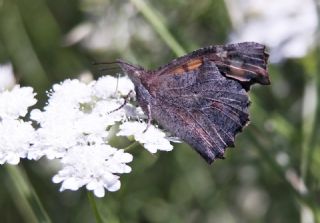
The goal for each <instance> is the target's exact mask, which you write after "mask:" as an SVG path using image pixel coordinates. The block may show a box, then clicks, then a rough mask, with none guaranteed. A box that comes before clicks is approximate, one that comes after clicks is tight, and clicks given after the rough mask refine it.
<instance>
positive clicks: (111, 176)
mask: <svg viewBox="0 0 320 223" xmlns="http://www.w3.org/2000/svg"><path fill="white" fill-rule="evenodd" d="M117 81H118V82H119V84H118V86H119V87H118V89H117V91H116V88H114V87H115V86H116V85H117V84H116V83H117ZM123 83H128V78H126V77H123V78H119V79H118V80H117V78H114V77H105V78H100V79H99V80H98V81H92V82H90V83H88V84H85V83H81V82H80V81H78V80H66V81H64V82H62V83H61V84H56V85H54V86H53V88H52V90H51V91H50V92H49V94H48V95H49V100H48V103H47V106H46V107H45V108H44V109H43V111H41V110H38V109H35V110H33V111H32V113H31V118H32V119H33V120H35V121H36V122H37V123H38V125H39V126H40V127H39V128H38V129H37V131H36V138H37V140H36V142H35V143H34V145H33V147H32V149H31V150H29V152H28V158H29V159H39V158H40V157H42V156H46V157H47V158H48V159H60V160H61V163H62V169H61V170H60V171H59V173H58V174H57V175H55V176H54V178H53V181H54V182H55V183H61V182H62V186H61V190H65V189H70V190H77V189H78V188H80V187H82V186H86V188H87V189H88V190H93V192H94V194H95V195H96V196H97V197H102V196H104V194H105V190H108V191H116V190H118V189H119V188H120V180H119V177H120V176H119V175H120V174H123V173H129V172H130V171H131V168H130V167H129V166H127V165H126V163H129V162H131V161H132V156H131V155H130V154H129V153H124V152H123V151H122V150H118V149H116V148H113V147H111V146H110V145H108V137H109V130H108V129H109V128H110V127H111V126H112V125H114V124H115V123H117V122H122V121H126V120H127V119H129V118H130V117H128V116H129V115H132V114H136V115H138V116H139V114H138V112H137V111H136V110H137V109H134V107H133V106H131V105H129V104H128V105H126V106H124V108H122V109H119V110H117V111H114V110H115V109H117V108H119V107H120V106H121V105H122V103H123V102H124V101H123V99H122V98H121V97H120V96H121V95H122V94H123V93H124V94H125V93H128V92H129V91H130V90H133V85H132V83H130V85H126V86H124V85H125V84H123ZM130 86H131V87H130ZM130 88H131V89H130ZM110 89H112V90H110ZM110 111H114V112H111V113H110ZM134 111H136V112H134Z"/></svg>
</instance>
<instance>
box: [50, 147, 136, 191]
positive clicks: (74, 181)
mask: <svg viewBox="0 0 320 223" xmlns="http://www.w3.org/2000/svg"><path fill="white" fill-rule="evenodd" d="M131 161H132V155H131V154H129V153H124V152H123V150H117V149H115V148H112V147H111V146H109V145H83V146H75V147H73V148H72V149H70V150H69V151H68V153H67V154H66V155H65V156H64V157H63V158H62V160H61V162H62V164H63V168H62V170H60V171H59V172H58V174H57V175H55V176H54V177H53V182H54V183H61V182H62V186H61V188H60V190H61V191H63V190H65V189H69V190H77V189H79V188H80V187H82V186H85V185H86V188H87V189H88V190H92V191H93V192H94V194H95V195H96V196H97V197H103V196H104V195H105V189H106V190H108V191H117V190H119V188H120V185H121V183H120V181H119V176H118V175H116V174H122V173H129V172H131V168H130V167H129V166H128V165H126V163H129V162H131Z"/></svg>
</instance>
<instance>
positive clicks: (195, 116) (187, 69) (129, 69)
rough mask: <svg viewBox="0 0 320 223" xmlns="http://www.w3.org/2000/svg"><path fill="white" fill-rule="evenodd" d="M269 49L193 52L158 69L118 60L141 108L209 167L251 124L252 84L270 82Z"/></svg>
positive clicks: (251, 46)
mask: <svg viewBox="0 0 320 223" xmlns="http://www.w3.org/2000/svg"><path fill="white" fill-rule="evenodd" d="M267 61H268V53H267V52H266V50H265V46H264V45H262V44H259V43H255V42H243V43H236V44H226V45H215V46H208V47H205V48H201V49H198V50H196V51H193V52H191V53H189V54H187V55H185V56H182V57H179V58H177V59H174V60H172V61H171V62H170V63H168V64H166V65H164V66H161V67H159V68H158V69H155V70H147V69H145V68H143V67H141V66H137V65H132V64H130V63H128V62H126V61H124V60H117V63H118V64H119V66H120V67H121V69H122V70H123V71H124V72H125V73H126V74H127V75H128V76H129V78H130V79H131V81H132V82H133V84H134V86H135V92H136V97H137V101H138V104H139V106H140V107H141V108H142V110H143V111H144V113H145V114H147V116H148V119H149V122H150V121H151V120H155V121H156V122H157V123H158V124H160V126H162V127H163V128H164V129H166V130H167V131H169V132H170V133H171V134H173V135H174V136H177V137H179V138H180V139H182V140H183V141H185V142H186V143H188V144H190V145H191V146H192V147H193V148H194V149H195V150H196V151H197V152H198V153H199V154H200V155H201V156H202V157H203V158H204V159H205V160H206V161H207V162H208V163H209V164H211V163H212V162H213V161H214V160H215V159H217V158H220V159H223V158H224V152H225V150H226V148H227V147H234V141H235V136H236V134H237V133H238V132H240V131H242V129H243V127H244V126H246V125H247V123H248V121H249V111H248V107H249V103H250V101H249V97H248V93H247V92H248V91H249V89H250V86H251V85H252V84H255V83H259V84H262V85H268V84H270V80H269V75H268V70H267Z"/></svg>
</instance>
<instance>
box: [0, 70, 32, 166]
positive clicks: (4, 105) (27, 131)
mask: <svg viewBox="0 0 320 223" xmlns="http://www.w3.org/2000/svg"><path fill="white" fill-rule="evenodd" d="M13 85H14V75H13V69H12V66H11V64H6V65H0V142H1V143H0V164H4V163H10V164H18V163H19V162H20V158H26V157H27V154H28V149H29V148H30V145H32V144H33V142H34V139H35V130H34V129H33V127H32V125H31V122H26V121H23V118H25V116H26V114H27V112H28V107H30V106H32V105H34V104H35V103H36V102H37V100H36V99H35V98H34V96H35V94H34V93H33V89H32V88H30V87H22V88H21V87H20V86H18V85H16V86H15V87H13V88H12V89H11V90H8V89H9V88H11V87H12V86H13Z"/></svg>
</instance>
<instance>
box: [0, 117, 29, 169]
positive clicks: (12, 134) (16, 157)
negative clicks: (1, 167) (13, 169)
mask: <svg viewBox="0 0 320 223" xmlns="http://www.w3.org/2000/svg"><path fill="white" fill-rule="evenodd" d="M34 134H35V132H34V129H33V127H32V125H31V123H29V122H23V121H22V120H14V119H2V121H1V122H0V142H1V143H0V164H4V163H10V164H14V165H16V164H18V163H19V161H20V158H26V156H27V153H28V150H29V148H30V144H32V143H33V142H34V137H35V135H34Z"/></svg>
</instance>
